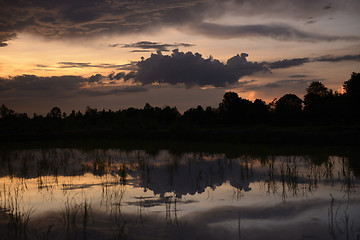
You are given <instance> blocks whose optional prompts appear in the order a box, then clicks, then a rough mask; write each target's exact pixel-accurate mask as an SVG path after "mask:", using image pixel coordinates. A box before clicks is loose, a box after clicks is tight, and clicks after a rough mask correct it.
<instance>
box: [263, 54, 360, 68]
mask: <svg viewBox="0 0 360 240" xmlns="http://www.w3.org/2000/svg"><path fill="white" fill-rule="evenodd" d="M342 61H360V54H355V55H343V56H331V55H327V56H321V57H317V58H307V57H305V58H292V59H284V60H279V61H275V62H264V64H265V65H267V66H268V67H269V68H271V69H277V68H290V67H296V66H301V65H303V64H304V63H310V62H342Z"/></svg>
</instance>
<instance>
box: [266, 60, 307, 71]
mask: <svg viewBox="0 0 360 240" xmlns="http://www.w3.org/2000/svg"><path fill="white" fill-rule="evenodd" d="M310 61H311V60H310V58H293V59H284V60H280V61H275V62H271V63H267V64H268V66H269V67H270V68H271V69H277V68H289V67H296V66H301V65H303V64H304V63H308V62H310Z"/></svg>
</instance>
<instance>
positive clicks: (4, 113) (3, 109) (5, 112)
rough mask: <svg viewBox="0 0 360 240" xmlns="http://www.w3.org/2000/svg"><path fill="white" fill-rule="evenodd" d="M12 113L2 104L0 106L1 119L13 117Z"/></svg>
mask: <svg viewBox="0 0 360 240" xmlns="http://www.w3.org/2000/svg"><path fill="white" fill-rule="evenodd" d="M14 113H15V112H14V111H13V110H11V109H9V108H7V107H6V106H5V105H4V104H2V105H1V107H0V116H1V117H2V118H6V117H9V116H13V115H14Z"/></svg>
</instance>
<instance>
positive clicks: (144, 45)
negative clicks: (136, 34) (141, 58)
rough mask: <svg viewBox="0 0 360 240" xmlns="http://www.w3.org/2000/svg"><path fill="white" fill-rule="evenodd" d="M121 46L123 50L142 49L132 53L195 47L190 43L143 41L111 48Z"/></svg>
mask: <svg viewBox="0 0 360 240" xmlns="http://www.w3.org/2000/svg"><path fill="white" fill-rule="evenodd" d="M119 45H121V47H122V48H140V49H142V50H133V51H131V52H149V51H153V50H156V51H163V52H167V51H169V48H175V47H192V46H195V45H193V44H189V43H173V44H168V43H159V42H150V41H141V42H136V43H128V44H113V45H111V47H115V46H119Z"/></svg>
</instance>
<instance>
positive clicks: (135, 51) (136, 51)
mask: <svg viewBox="0 0 360 240" xmlns="http://www.w3.org/2000/svg"><path fill="white" fill-rule="evenodd" d="M130 52H133V53H139V52H152V51H151V50H132V51H130ZM165 52H168V50H165Z"/></svg>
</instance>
